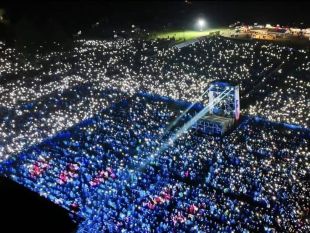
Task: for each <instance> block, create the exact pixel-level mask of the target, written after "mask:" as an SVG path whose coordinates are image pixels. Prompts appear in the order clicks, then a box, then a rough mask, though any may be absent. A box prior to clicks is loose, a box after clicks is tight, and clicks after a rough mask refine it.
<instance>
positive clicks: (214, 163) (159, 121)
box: [1, 95, 310, 232]
mask: <svg viewBox="0 0 310 233" xmlns="http://www.w3.org/2000/svg"><path fill="white" fill-rule="evenodd" d="M173 109H174V110H173ZM181 112H182V111H181V109H179V110H176V108H175V107H173V106H169V104H167V103H165V102H163V101H156V100H152V101H151V100H150V99H149V98H147V97H145V96H142V95H135V96H133V97H131V98H130V99H125V100H123V101H120V102H119V103H118V104H116V105H115V106H113V107H111V108H108V109H106V110H104V111H102V112H101V113H100V114H98V115H96V116H95V117H93V118H91V119H88V120H86V121H83V122H81V123H80V124H78V125H76V126H74V127H71V128H69V129H68V130H66V131H64V132H62V133H61V134H58V135H56V137H54V138H51V139H48V140H46V141H44V142H43V143H41V144H39V145H37V146H34V147H32V148H30V149H29V150H27V151H25V152H23V153H21V154H20V155H19V156H16V157H11V158H10V159H9V160H6V161H5V162H4V163H3V164H2V166H1V172H2V173H4V174H7V175H8V176H10V177H11V178H12V179H14V180H15V181H17V182H18V183H21V184H23V185H25V186H26V187H28V188H30V189H33V190H34V191H36V192H38V193H40V195H42V196H45V197H47V198H48V199H50V200H51V201H53V202H55V203H57V204H59V205H61V206H63V207H64V208H66V209H68V210H70V211H71V212H72V213H73V214H74V215H76V216H78V217H80V218H81V219H85V222H83V223H82V224H81V226H80V232H101V231H109V232H121V231H126V232H128V231H129V232H138V231H142V232H166V231H177V232H198V231H200V232H210V231H218V232H227V231H233V230H237V231H249V232H250V231H264V232H273V231H301V232H302V231H306V230H307V229H309V226H310V225H309V223H308V222H307V221H308V219H307V216H308V215H309V209H307V208H308V207H307V203H308V201H309V196H307V192H309V189H308V188H307V186H306V182H307V181H306V180H307V174H309V166H308V165H309V157H308V156H307V155H309V150H310V147H309V140H308V136H309V135H306V134H305V133H303V132H302V131H301V132H299V133H297V132H294V131H291V130H288V129H285V128H281V127H280V128H275V127H274V126H266V125H262V124H261V123H257V122H255V120H254V119H252V118H249V120H248V121H245V122H243V123H242V124H241V125H240V126H239V127H238V128H237V129H236V130H235V131H234V132H233V133H231V134H229V135H227V136H225V137H223V138H222V137H217V136H206V135H202V134H200V133H199V132H195V131H194V130H192V131H191V132H189V133H188V134H185V135H183V136H182V137H181V138H179V139H178V140H177V141H176V142H175V143H174V144H173V145H171V146H170V147H169V148H167V149H166V150H165V151H163V152H162V153H161V154H159V155H158V157H155V158H154V159H153V160H148V158H149V157H151V156H152V154H154V153H155V152H156V149H157V148H159V147H160V145H161V144H162V142H161V141H160V140H159V139H160V138H161V136H162V134H163V132H164V129H165V128H166V127H167V126H168V124H169V123H170V122H171V121H172V120H173V119H175V118H176V117H177V116H178V115H179V114H180V113H181ZM171 133H172V132H171ZM280 135H281V137H280ZM288 141H290V142H291V143H287V142H288Z"/></svg>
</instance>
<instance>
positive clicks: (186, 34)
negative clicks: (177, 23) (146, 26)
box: [149, 28, 231, 42]
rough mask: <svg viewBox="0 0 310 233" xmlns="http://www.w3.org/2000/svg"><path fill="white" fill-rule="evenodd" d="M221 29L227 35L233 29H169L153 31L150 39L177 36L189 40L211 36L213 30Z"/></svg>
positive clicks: (178, 38)
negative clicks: (166, 30)
mask: <svg viewBox="0 0 310 233" xmlns="http://www.w3.org/2000/svg"><path fill="white" fill-rule="evenodd" d="M217 31H220V34H221V35H222V34H224V35H227V34H228V33H229V31H231V30H230V29H228V28H210V29H208V30H204V31H188V30H184V31H168V32H153V33H151V35H150V37H149V39H156V38H160V39H163V38H173V37H174V38H175V40H176V41H180V42H181V41H188V40H193V39H196V38H198V37H202V36H209V35H210V33H212V32H217Z"/></svg>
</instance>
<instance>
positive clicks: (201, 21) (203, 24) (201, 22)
mask: <svg viewBox="0 0 310 233" xmlns="http://www.w3.org/2000/svg"><path fill="white" fill-rule="evenodd" d="M197 23H198V26H199V27H200V31H202V28H203V27H204V26H205V25H206V21H205V20H204V19H198V21H197Z"/></svg>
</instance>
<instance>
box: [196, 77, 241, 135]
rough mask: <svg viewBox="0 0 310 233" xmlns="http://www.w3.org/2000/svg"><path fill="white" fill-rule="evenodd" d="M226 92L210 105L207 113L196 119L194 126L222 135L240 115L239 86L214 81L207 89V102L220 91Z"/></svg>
mask: <svg viewBox="0 0 310 233" xmlns="http://www.w3.org/2000/svg"><path fill="white" fill-rule="evenodd" d="M224 92H226V93H227V94H226V95H225V96H224V98H221V100H220V101H218V102H217V103H216V104H214V105H212V106H211V107H210V108H209V110H208V112H207V114H206V115H204V116H203V117H202V118H201V119H199V120H198V121H197V123H196V124H195V126H194V128H196V130H198V131H201V132H203V133H206V134H215V135H223V134H224V133H225V132H226V131H227V130H229V129H230V128H231V127H232V126H233V125H234V124H235V122H236V121H238V120H239V117H240V98H239V86H238V85H233V84H231V83H229V82H221V81H214V82H212V83H211V85H210V87H209V89H208V97H209V103H213V102H214V100H216V99H217V98H218V96H220V95H221V94H222V93H224Z"/></svg>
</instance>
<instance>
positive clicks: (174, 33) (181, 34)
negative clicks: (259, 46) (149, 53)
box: [148, 27, 310, 48]
mask: <svg viewBox="0 0 310 233" xmlns="http://www.w3.org/2000/svg"><path fill="white" fill-rule="evenodd" d="M215 32H219V35H220V36H223V37H228V38H233V39H236V40H249V41H252V40H257V41H268V42H271V43H278V44H279V45H284V46H297V47H301V48H302V47H303V48H309V46H310V41H309V40H307V39H301V38H298V37H290V38H286V39H282V38H276V39H265V40H263V39H252V38H250V37H249V34H248V33H236V32H235V30H234V29H231V28H225V27H220V28H210V29H207V30H204V31H191V30H184V31H178V30H170V31H165V32H159V31H157V32H152V33H150V36H149V37H148V39H169V38H174V39H175V41H176V43H181V42H185V41H190V40H194V39H196V38H199V37H203V36H210V35H212V33H215ZM235 35H238V36H235Z"/></svg>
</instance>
